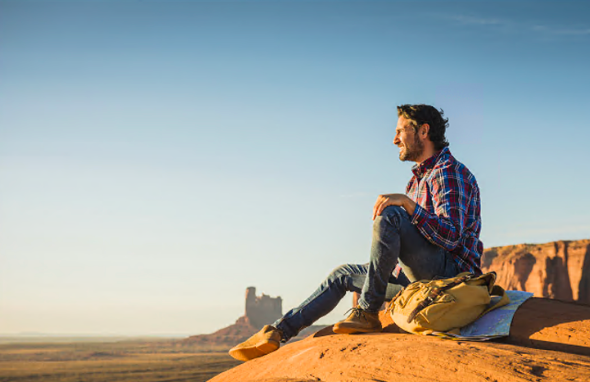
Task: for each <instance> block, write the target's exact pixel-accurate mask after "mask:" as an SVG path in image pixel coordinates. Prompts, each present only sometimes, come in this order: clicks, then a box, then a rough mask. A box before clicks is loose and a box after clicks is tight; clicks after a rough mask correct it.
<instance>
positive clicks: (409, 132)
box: [393, 116, 424, 161]
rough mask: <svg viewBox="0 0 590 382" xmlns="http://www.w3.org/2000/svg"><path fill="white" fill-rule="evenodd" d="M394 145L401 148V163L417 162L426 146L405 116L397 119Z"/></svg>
mask: <svg viewBox="0 0 590 382" xmlns="http://www.w3.org/2000/svg"><path fill="white" fill-rule="evenodd" d="M393 144H394V145H396V146H397V147H399V159H400V160H401V161H415V160H416V159H418V158H420V157H421V156H422V152H423V151H424V144H423V143H422V141H421V140H420V139H419V138H418V134H416V133H415V132H414V128H413V127H412V124H411V122H410V121H409V120H408V119H406V118H404V117H403V116H400V117H399V118H398V119H397V126H396V128H395V138H394V139H393Z"/></svg>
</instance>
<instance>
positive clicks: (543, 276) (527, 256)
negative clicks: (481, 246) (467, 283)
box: [482, 239, 590, 304]
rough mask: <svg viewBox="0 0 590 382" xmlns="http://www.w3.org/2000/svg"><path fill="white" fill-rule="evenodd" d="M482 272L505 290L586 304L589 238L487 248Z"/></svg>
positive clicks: (589, 294) (589, 287) (589, 277)
mask: <svg viewBox="0 0 590 382" xmlns="http://www.w3.org/2000/svg"><path fill="white" fill-rule="evenodd" d="M482 270H483V271H484V272H490V271H496V273H497V274H498V279H497V280H496V283H497V284H499V285H501V286H502V287H504V288H505V289H507V290H523V291H527V292H532V293H534V294H535V296H536V297H546V298H553V299H558V300H562V301H570V302H578V303H583V304H590V239H585V240H575V241H567V240H565V241H564V240H561V241H555V242H551V243H545V244H518V245H508V246H504V247H493V248H489V249H486V250H485V251H484V254H483V257H482Z"/></svg>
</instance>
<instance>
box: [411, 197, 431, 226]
mask: <svg viewBox="0 0 590 382" xmlns="http://www.w3.org/2000/svg"><path fill="white" fill-rule="evenodd" d="M427 217H428V211H426V210H425V209H424V208H423V207H422V206H421V205H419V204H417V203H416V208H415V209H414V215H412V221H411V222H412V224H413V225H416V226H420V227H422V226H423V225H424V224H426V219H427Z"/></svg>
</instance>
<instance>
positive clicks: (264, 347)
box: [229, 325, 283, 361]
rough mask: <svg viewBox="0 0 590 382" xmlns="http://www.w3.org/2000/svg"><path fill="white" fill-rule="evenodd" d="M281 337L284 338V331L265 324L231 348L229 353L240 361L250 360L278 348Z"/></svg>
mask: <svg viewBox="0 0 590 382" xmlns="http://www.w3.org/2000/svg"><path fill="white" fill-rule="evenodd" d="M281 338H283V332H281V331H280V330H278V329H276V328H275V327H273V326H270V325H265V326H264V327H263V328H262V329H260V331H259V332H258V333H256V334H254V335H253V336H252V337H250V338H248V339H247V340H246V341H244V342H242V343H241V344H239V345H237V346H234V347H233V348H231V349H230V351H229V355H231V356H232V357H234V358H235V359H237V360H239V361H250V360H251V359H254V358H258V357H262V356H263V355H266V354H268V353H272V352H273V351H275V350H277V349H278V348H279V346H280V343H281Z"/></svg>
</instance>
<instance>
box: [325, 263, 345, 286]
mask: <svg viewBox="0 0 590 382" xmlns="http://www.w3.org/2000/svg"><path fill="white" fill-rule="evenodd" d="M349 274H350V271H349V268H348V264H342V265H340V266H338V267H336V268H334V270H333V271H332V272H330V274H329V275H328V277H327V278H326V279H327V280H329V281H332V282H334V281H336V280H338V279H341V278H342V276H347V275H349Z"/></svg>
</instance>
